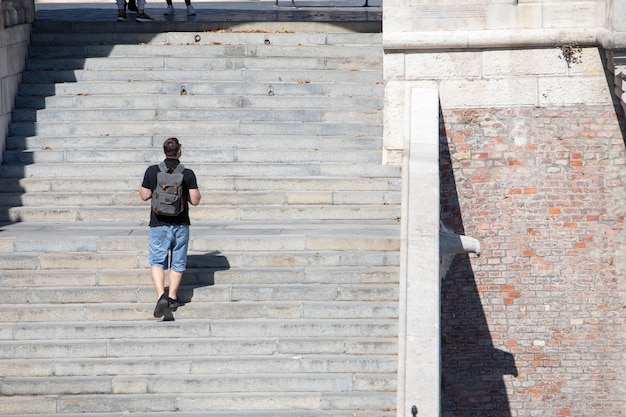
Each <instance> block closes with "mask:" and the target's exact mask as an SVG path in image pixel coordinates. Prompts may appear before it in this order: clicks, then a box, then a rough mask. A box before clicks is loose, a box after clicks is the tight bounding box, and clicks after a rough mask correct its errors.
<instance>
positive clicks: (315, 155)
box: [3, 148, 381, 166]
mask: <svg viewBox="0 0 626 417" xmlns="http://www.w3.org/2000/svg"><path fill="white" fill-rule="evenodd" d="M184 151H185V152H187V153H189V157H187V154H185V165H186V166H189V165H190V164H204V163H229V162H232V163H263V164H271V163H281V164H292V163H293V164H315V163H341V162H343V163H346V164H355V163H361V164H363V163H372V164H375V163H380V160H381V152H380V150H356V149H355V150H351V151H350V152H338V151H337V150H335V149H328V150H322V149H320V150H315V149H313V150H298V149H289V150H287V149H283V150H280V149H269V150H263V149H224V150H220V149H211V150H210V151H201V150H194V149H191V150H189V151H187V150H186V149H185V150H184ZM162 159H163V149H155V148H152V149H136V148H134V149H126V150H122V149H120V150H107V149H105V148H102V149H91V150H90V149H59V150H55V149H41V150H34V151H11V150H8V151H5V152H4V153H3V163H4V164H32V163H35V164H38V163H68V164H71V163H87V162H90V163H95V164H100V163H118V164H119V163H137V162H145V163H146V164H149V163H155V161H160V160H162Z"/></svg>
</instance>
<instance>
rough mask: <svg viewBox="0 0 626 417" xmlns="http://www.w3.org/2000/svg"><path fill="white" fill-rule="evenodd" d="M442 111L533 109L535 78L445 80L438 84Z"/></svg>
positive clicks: (535, 93)
mask: <svg viewBox="0 0 626 417" xmlns="http://www.w3.org/2000/svg"><path fill="white" fill-rule="evenodd" d="M439 88H440V91H439V93H440V97H441V104H442V106H443V107H445V108H463V107H504V106H534V105H536V104H537V79H536V78H508V79H501V80H476V81H466V80H446V81H442V82H441V85H440V87H439Z"/></svg>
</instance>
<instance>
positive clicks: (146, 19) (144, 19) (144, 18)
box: [135, 13, 154, 22]
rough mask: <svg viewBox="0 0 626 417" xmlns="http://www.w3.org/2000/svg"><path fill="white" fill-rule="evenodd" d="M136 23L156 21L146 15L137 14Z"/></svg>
mask: <svg viewBox="0 0 626 417" xmlns="http://www.w3.org/2000/svg"><path fill="white" fill-rule="evenodd" d="M135 21H136V22H154V19H153V18H151V17H150V16H148V15H147V14H145V13H141V14H140V13H137V17H136V18H135Z"/></svg>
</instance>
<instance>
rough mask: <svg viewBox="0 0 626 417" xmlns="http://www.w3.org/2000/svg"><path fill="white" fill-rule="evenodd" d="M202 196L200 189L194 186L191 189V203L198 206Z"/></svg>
mask: <svg viewBox="0 0 626 417" xmlns="http://www.w3.org/2000/svg"><path fill="white" fill-rule="evenodd" d="M200 198H202V196H201V195H200V190H199V189H197V188H192V189H190V190H189V204H191V205H192V206H197V205H198V204H200Z"/></svg>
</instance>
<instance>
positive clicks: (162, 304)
mask: <svg viewBox="0 0 626 417" xmlns="http://www.w3.org/2000/svg"><path fill="white" fill-rule="evenodd" d="M168 305H169V303H168V302H167V295H165V294H163V295H162V296H161V297H160V298H159V300H158V301H157V303H156V307H155V308H154V317H155V318H157V319H158V318H159V317H163V315H164V314H165V310H167V308H168Z"/></svg>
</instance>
